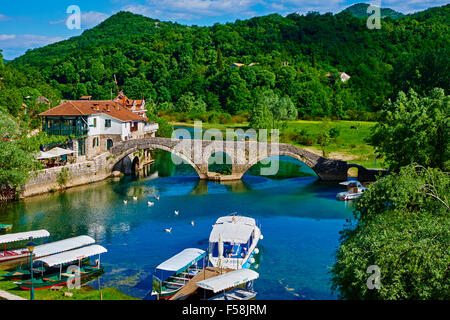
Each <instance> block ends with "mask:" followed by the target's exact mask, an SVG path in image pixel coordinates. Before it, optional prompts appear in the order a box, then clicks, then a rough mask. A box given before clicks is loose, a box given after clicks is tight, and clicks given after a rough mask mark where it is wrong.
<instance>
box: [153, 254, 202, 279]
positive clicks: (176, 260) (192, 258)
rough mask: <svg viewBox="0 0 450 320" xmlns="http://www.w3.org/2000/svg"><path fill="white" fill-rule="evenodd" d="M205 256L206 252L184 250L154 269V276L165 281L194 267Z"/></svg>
mask: <svg viewBox="0 0 450 320" xmlns="http://www.w3.org/2000/svg"><path fill="white" fill-rule="evenodd" d="M205 256H206V251H204V250H201V249H197V248H188V249H184V250H183V251H181V252H180V253H178V254H176V255H174V256H173V257H172V258H170V259H169V260H166V261H164V262H163V263H161V264H160V265H159V266H157V267H156V272H155V273H156V274H157V275H158V278H160V279H161V280H165V279H167V278H168V277H170V276H171V275H173V274H174V273H179V272H182V271H184V270H186V269H187V268H189V267H190V266H192V265H194V264H195V263H197V262H198V261H200V260H201V259H202V258H204V257H205Z"/></svg>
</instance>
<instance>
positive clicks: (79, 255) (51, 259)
mask: <svg viewBox="0 0 450 320" xmlns="http://www.w3.org/2000/svg"><path fill="white" fill-rule="evenodd" d="M105 252H108V250H106V249H105V248H104V247H102V246H100V245H98V244H94V245H92V246H88V247H83V248H79V249H75V250H70V251H65V252H62V253H58V254H55V255H52V256H48V257H44V258H40V259H37V260H36V261H42V262H43V263H45V264H47V265H48V266H49V267H52V266H56V265H59V264H63V263H68V262H72V261H76V260H81V259H84V258H87V257H91V256H94V255H97V254H102V253H105Z"/></svg>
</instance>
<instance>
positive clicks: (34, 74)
mask: <svg viewBox="0 0 450 320" xmlns="http://www.w3.org/2000/svg"><path fill="white" fill-rule="evenodd" d="M448 21H450V5H446V6H443V7H439V8H432V9H429V10H426V11H424V12H420V13H417V14H414V15H407V16H404V17H401V18H398V19H395V20H393V19H391V18H389V17H386V18H384V19H383V21H382V28H381V30H369V29H368V28H367V27H366V20H365V19H360V18H357V17H354V16H353V15H352V14H351V13H349V12H342V13H339V14H336V15H333V14H331V13H330V14H323V15H320V14H318V13H310V14H308V15H305V16H302V15H297V14H291V15H288V16H286V17H282V16H280V15H276V14H273V15H268V16H264V17H257V18H252V19H249V20H243V21H240V20H237V21H236V22H235V23H227V24H216V25H214V26H211V27H198V26H184V25H180V24H177V23H171V22H162V21H157V20H153V19H149V18H146V17H143V16H140V15H135V14H132V13H129V12H120V13H118V14H116V15H114V16H112V17H110V18H109V19H107V20H106V21H104V22H103V23H101V24H100V25H98V26H97V27H95V28H93V29H91V30H87V31H85V32H84V33H83V34H82V35H81V36H79V37H74V38H71V39H69V40H66V41H62V42H59V43H56V44H52V45H49V46H46V47H43V48H40V49H36V50H32V51H28V52H27V53H26V54H25V55H24V56H22V57H19V58H17V59H15V60H14V61H12V62H10V63H8V64H7V65H6V67H3V66H0V78H3V80H1V81H2V82H1V83H0V88H1V90H0V108H1V107H3V108H6V109H7V110H8V111H9V113H10V114H12V115H14V116H17V115H19V114H23V108H22V102H24V101H25V100H24V98H25V97H26V96H31V99H30V100H31V101H36V98H37V96H45V97H46V98H48V99H50V100H51V103H52V104H53V105H54V104H57V103H58V102H59V99H61V98H65V99H76V98H79V97H80V96H82V95H87V94H89V95H92V96H93V98H95V99H110V98H111V95H114V94H115V84H114V75H116V76H117V79H118V82H119V87H120V89H122V90H124V92H125V93H126V94H127V95H128V96H129V97H132V98H135V99H138V98H145V99H146V100H147V101H150V103H149V105H151V104H153V105H156V106H157V108H158V109H159V111H160V112H166V113H167V112H197V113H202V112H204V111H205V110H206V111H217V112H219V113H227V114H232V115H233V114H241V113H247V114H248V113H250V112H251V110H252V108H253V107H254V105H255V100H256V98H257V97H258V96H261V93H263V92H266V91H271V94H272V93H274V94H275V95H277V96H278V97H279V98H280V99H281V98H286V99H284V101H288V100H287V99H289V100H290V101H291V102H292V104H293V105H294V106H295V107H296V108H297V110H298V116H299V117H300V118H310V117H323V116H332V117H336V118H340V119H359V120H365V119H373V117H374V113H376V112H377V111H378V110H379V109H380V108H381V106H382V105H383V104H384V103H385V102H386V101H387V100H388V99H389V98H392V97H395V96H396V94H397V92H398V91H400V90H404V91H407V90H408V89H409V88H413V89H414V90H415V91H416V92H418V93H419V94H424V93H427V92H429V90H430V89H432V88H434V87H441V88H443V89H444V90H445V91H446V92H448V87H449V83H450V79H449V74H450V70H449V66H450V61H449V56H450V55H449V50H450V37H449V36H448V35H449V34H450V32H449V31H450V30H449V23H448ZM233 63H241V64H244V66H240V67H239V66H238V67H230V65H232V64H233ZM339 72H345V73H346V74H348V75H349V76H350V77H351V78H350V79H349V80H348V81H346V82H342V81H341V79H340V74H339ZM288 102H289V101H288ZM33 108H34V109H36V111H34V112H35V113H37V112H38V111H39V110H37V109H45V108H48V105H35V106H30V109H31V110H33Z"/></svg>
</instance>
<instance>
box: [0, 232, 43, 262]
mask: <svg viewBox="0 0 450 320" xmlns="http://www.w3.org/2000/svg"><path fill="white" fill-rule="evenodd" d="M49 236H50V233H49V232H48V231H47V230H37V231H27V232H19V233H10V234H5V235H2V236H0V244H4V245H5V249H4V251H0V263H2V262H6V261H8V262H10V261H12V260H18V259H23V258H26V257H28V256H29V255H30V252H29V251H28V249H27V248H22V249H14V250H7V248H6V246H7V244H8V243H11V242H18V241H26V240H29V239H30V238H32V239H36V238H41V242H43V238H46V237H49Z"/></svg>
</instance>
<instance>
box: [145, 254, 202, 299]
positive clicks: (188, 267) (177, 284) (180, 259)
mask: <svg viewBox="0 0 450 320" xmlns="http://www.w3.org/2000/svg"><path fill="white" fill-rule="evenodd" d="M205 257H206V252H205V251H204V250H201V249H197V248H188V249H184V250H183V251H181V252H180V253H178V254H176V255H175V256H173V257H172V258H170V259H168V260H166V261H164V262H163V263H161V264H160V265H158V266H157V267H156V269H155V272H154V274H153V290H152V294H151V295H152V296H154V297H156V299H157V300H160V299H162V300H167V299H170V298H171V297H172V296H173V295H174V294H176V293H177V292H178V291H179V290H180V289H181V288H183V287H184V286H185V285H186V284H187V283H188V282H189V281H190V280H191V279H192V278H193V277H195V276H196V275H197V274H198V273H200V272H201V271H202V269H201V267H200V266H199V262H200V261H201V260H202V259H203V263H202V266H205V261H204V260H205Z"/></svg>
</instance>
